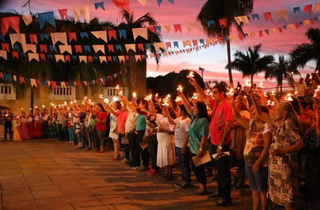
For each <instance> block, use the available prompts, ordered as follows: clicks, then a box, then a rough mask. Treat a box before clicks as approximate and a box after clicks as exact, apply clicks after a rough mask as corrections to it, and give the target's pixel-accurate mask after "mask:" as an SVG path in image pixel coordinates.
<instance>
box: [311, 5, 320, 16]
mask: <svg viewBox="0 0 320 210" xmlns="http://www.w3.org/2000/svg"><path fill="white" fill-rule="evenodd" d="M318 11H320V3H315V4H314V10H313V14H315V13H317V12H318Z"/></svg>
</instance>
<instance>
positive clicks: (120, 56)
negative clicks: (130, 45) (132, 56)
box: [114, 55, 126, 77]
mask: <svg viewBox="0 0 320 210" xmlns="http://www.w3.org/2000/svg"><path fill="white" fill-rule="evenodd" d="M118 58H119V62H120V63H121V62H125V61H126V60H125V58H124V56H123V55H119V56H118ZM114 77H116V75H114Z"/></svg>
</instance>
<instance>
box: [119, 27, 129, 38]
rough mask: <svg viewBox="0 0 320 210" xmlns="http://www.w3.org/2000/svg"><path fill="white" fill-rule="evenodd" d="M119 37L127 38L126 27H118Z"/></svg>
mask: <svg viewBox="0 0 320 210" xmlns="http://www.w3.org/2000/svg"><path fill="white" fill-rule="evenodd" d="M119 35H120V39H121V37H123V38H125V39H127V30H126V29H120V30H119Z"/></svg>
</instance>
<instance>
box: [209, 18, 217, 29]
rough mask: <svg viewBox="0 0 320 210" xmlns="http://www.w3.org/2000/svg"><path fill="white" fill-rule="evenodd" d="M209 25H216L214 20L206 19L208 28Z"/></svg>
mask: <svg viewBox="0 0 320 210" xmlns="http://www.w3.org/2000/svg"><path fill="white" fill-rule="evenodd" d="M211 25H213V26H215V25H216V24H215V22H214V20H208V21H207V26H208V28H210V26H211Z"/></svg>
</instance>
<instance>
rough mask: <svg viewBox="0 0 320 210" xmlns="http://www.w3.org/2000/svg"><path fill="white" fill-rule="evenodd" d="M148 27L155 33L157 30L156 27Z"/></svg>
mask: <svg viewBox="0 0 320 210" xmlns="http://www.w3.org/2000/svg"><path fill="white" fill-rule="evenodd" d="M147 29H148V30H149V31H152V32H153V33H155V32H156V29H155V27H147Z"/></svg>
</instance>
